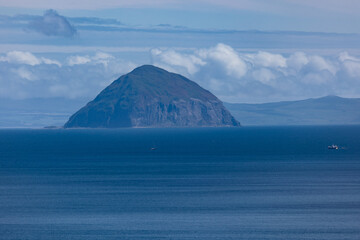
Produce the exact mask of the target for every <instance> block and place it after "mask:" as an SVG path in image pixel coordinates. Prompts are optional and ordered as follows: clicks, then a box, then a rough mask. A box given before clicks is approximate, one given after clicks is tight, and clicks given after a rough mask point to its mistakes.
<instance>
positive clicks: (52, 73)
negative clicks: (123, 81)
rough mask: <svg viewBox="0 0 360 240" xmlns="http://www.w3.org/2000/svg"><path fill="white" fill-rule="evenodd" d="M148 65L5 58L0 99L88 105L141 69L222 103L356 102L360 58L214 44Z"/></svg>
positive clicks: (103, 59) (26, 55)
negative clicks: (163, 72) (333, 98)
mask: <svg viewBox="0 0 360 240" xmlns="http://www.w3.org/2000/svg"><path fill="white" fill-rule="evenodd" d="M49 56H51V57H49ZM149 57H150V60H148V61H141V62H132V61H129V60H125V56H123V54H122V53H121V54H119V55H113V54H110V53H108V52H104V51H97V52H88V53H86V54H85V53H84V54H80V53H78V54H71V53H69V54H65V56H64V53H62V54H60V55H58V56H57V57H56V55H54V56H52V55H49V54H46V53H44V54H43V55H41V54H34V53H31V52H26V51H10V52H7V53H4V54H0V98H35V97H36V98H41V97H43V98H47V97H65V98H87V99H91V98H93V97H95V96H96V95H97V94H98V93H99V91H101V90H102V89H103V88H104V87H106V86H107V85H108V84H110V83H111V82H112V81H113V80H115V79H117V78H118V77H119V76H120V75H122V74H125V73H127V72H129V71H131V70H132V69H134V68H135V67H137V66H140V65H143V64H149V63H150V64H154V65H157V66H159V67H162V68H165V69H167V70H169V71H172V72H176V73H180V74H183V75H185V76H187V77H188V78H190V79H191V80H193V81H195V82H197V83H198V84H200V85H201V86H202V87H204V88H206V89H208V90H210V91H211V92H213V93H214V94H215V95H216V96H218V97H219V98H220V99H221V100H223V101H228V102H252V103H255V102H271V101H281V100H296V99H304V98H310V97H321V96H326V95H339V96H343V97H360V57H359V56H356V55H354V54H351V53H349V52H340V53H336V54H332V55H327V56H323V55H319V54H311V53H306V52H300V51H298V52H293V53H287V54H279V53H272V52H268V51H258V52H240V51H238V50H236V49H234V48H232V47H231V46H229V45H226V44H221V43H220V44H217V45H215V46H213V47H210V48H199V49H183V50H176V49H173V48H167V49H163V48H154V49H152V50H150V51H149Z"/></svg>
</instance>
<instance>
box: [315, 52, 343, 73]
mask: <svg viewBox="0 0 360 240" xmlns="http://www.w3.org/2000/svg"><path fill="white" fill-rule="evenodd" d="M308 65H309V66H310V67H311V68H313V69H314V70H318V71H322V70H327V71H329V72H331V73H332V74H333V75H335V74H336V72H337V68H336V66H335V65H334V64H332V63H331V62H330V61H329V60H325V59H324V58H323V57H321V56H316V55H315V56H310V57H309V63H308Z"/></svg>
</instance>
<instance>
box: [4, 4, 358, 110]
mask: <svg viewBox="0 0 360 240" xmlns="http://www.w3.org/2000/svg"><path fill="white" fill-rule="evenodd" d="M359 13H360V1H355V0H342V1H338V0H317V1H310V0H302V1H300V0H271V1H270V0H223V1H216V0H192V1H189V0H182V1H180V0H154V1H145V0H134V1H119V0H117V1H115V0H107V1H95V0H87V1H85V0H78V1H74V0H72V1H69V0H63V1H53V0H32V1H31V2H30V1H25V0H12V1H5V0H0V99H33V98H44V99H50V98H65V99H68V100H71V99H73V100H77V99H87V100H91V99H93V98H94V97H95V96H96V95H97V93H99V91H101V90H102V89H103V88H104V87H106V86H107V85H108V84H110V83H111V82H112V81H113V80H115V79H117V78H118V77H120V76H121V75H122V74H126V73H127V72H129V71H131V70H132V69H134V68H136V67H138V66H141V65H144V64H153V65H156V66H159V67H162V68H165V69H166V70H169V71H172V72H176V73H180V74H182V75H184V76H186V77H188V78H190V79H191V80H193V81H195V82H197V83H198V84H200V85H201V86H202V87H204V88H206V89H208V90H210V91H211V92H213V93H214V94H215V95H216V96H217V97H219V98H220V99H221V100H223V101H226V102H239V103H240V102H241V103H261V102H274V101H286V100H299V99H305V98H314V97H322V96H327V95H338V96H342V97H360V25H359V24H357V23H358V22H360V14H359Z"/></svg>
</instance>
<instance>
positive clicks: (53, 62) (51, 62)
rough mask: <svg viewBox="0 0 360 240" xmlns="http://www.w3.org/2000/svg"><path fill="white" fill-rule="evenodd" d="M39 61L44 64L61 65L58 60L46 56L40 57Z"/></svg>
mask: <svg viewBox="0 0 360 240" xmlns="http://www.w3.org/2000/svg"><path fill="white" fill-rule="evenodd" d="M41 62H42V63H44V64H54V65H57V66H58V67H61V63H60V62H59V61H56V60H52V59H48V58H44V57H42V58H41Z"/></svg>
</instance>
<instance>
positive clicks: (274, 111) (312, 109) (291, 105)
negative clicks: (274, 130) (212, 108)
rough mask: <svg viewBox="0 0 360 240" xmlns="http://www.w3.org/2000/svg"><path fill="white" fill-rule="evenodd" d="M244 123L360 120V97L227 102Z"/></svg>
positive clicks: (305, 123)
mask: <svg viewBox="0 0 360 240" xmlns="http://www.w3.org/2000/svg"><path fill="white" fill-rule="evenodd" d="M224 105H225V106H226V107H227V109H228V110H229V111H230V112H231V113H232V114H233V116H235V117H236V118H238V119H240V120H241V122H242V124H243V125H248V126H249V125H348V124H360V98H341V97H337V96H327V97H322V98H312V99H306V100H299V101H286V102H274V103H263V104H244V103H224Z"/></svg>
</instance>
